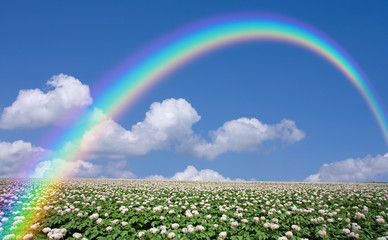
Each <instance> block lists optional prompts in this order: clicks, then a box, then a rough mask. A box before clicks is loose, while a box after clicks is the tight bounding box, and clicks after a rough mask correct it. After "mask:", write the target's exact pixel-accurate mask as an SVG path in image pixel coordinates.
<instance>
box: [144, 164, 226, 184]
mask: <svg viewBox="0 0 388 240" xmlns="http://www.w3.org/2000/svg"><path fill="white" fill-rule="evenodd" d="M146 179H152V180H177V181H231V180H230V178H226V177H224V176H222V175H221V174H219V173H218V172H216V171H214V170H211V169H202V170H197V169H196V168H195V167H194V166H187V168H186V169H185V170H184V171H183V172H177V173H175V174H174V176H172V177H170V178H166V177H164V176H162V175H152V176H149V177H146Z"/></svg>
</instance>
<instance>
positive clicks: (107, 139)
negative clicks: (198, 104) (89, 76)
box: [81, 99, 305, 159]
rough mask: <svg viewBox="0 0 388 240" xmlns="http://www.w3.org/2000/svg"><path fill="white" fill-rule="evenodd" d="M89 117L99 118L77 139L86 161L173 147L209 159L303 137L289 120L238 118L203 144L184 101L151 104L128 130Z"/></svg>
mask: <svg viewBox="0 0 388 240" xmlns="http://www.w3.org/2000/svg"><path fill="white" fill-rule="evenodd" d="M94 114H95V115H96V119H104V120H102V121H101V123H99V124H98V125H97V127H95V128H94V129H92V130H90V131H88V132H86V133H85V135H84V137H83V139H82V141H81V148H82V149H83V152H84V153H86V154H87V155H88V157H89V158H98V157H101V156H104V157H109V158H123V157H126V156H135V155H145V154H147V153H148V152H150V151H152V150H159V149H166V148H169V147H170V146H172V145H173V146H175V145H176V146H178V147H177V151H178V152H181V153H183V154H186V155H189V156H191V157H195V158H208V159H214V158H216V157H217V156H218V155H220V154H222V153H224V152H227V151H253V150H257V149H258V148H259V147H260V146H261V144H262V143H263V142H265V141H269V140H280V141H282V142H285V143H294V142H297V141H299V140H301V139H302V138H304V136H305V133H304V132H303V131H302V130H300V129H298V128H297V127H296V125H295V122H294V121H291V120H282V121H281V122H280V123H278V124H274V125H267V124H263V123H261V122H260V121H259V120H257V119H255V118H251V119H248V118H240V119H237V120H232V121H229V122H226V123H225V124H224V125H223V126H222V127H220V128H219V129H217V130H216V131H211V132H210V133H209V134H210V135H211V142H207V141H206V140H204V139H202V138H201V137H200V136H198V135H196V134H194V132H193V130H192V125H193V124H194V123H196V122H198V121H199V120H200V118H201V117H200V116H199V115H198V113H197V111H196V110H195V109H194V108H193V107H192V106H191V105H190V103H188V102H187V101H186V100H184V99H167V100H164V101H163V102H162V103H159V102H155V103H153V104H152V105H151V107H150V110H149V111H148V112H147V113H146V117H145V119H144V121H142V122H139V123H137V124H135V125H134V126H132V128H131V130H126V129H125V128H123V127H122V126H121V125H119V124H118V123H116V122H115V121H113V120H112V119H110V118H106V116H104V114H103V113H102V112H101V111H99V110H95V111H94Z"/></svg>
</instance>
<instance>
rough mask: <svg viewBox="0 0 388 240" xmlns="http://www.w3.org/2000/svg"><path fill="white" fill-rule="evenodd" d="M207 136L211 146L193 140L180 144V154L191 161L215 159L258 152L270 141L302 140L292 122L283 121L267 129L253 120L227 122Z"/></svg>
mask: <svg viewBox="0 0 388 240" xmlns="http://www.w3.org/2000/svg"><path fill="white" fill-rule="evenodd" d="M209 135H210V136H211V142H207V141H205V140H203V139H201V138H199V137H198V136H192V137H191V138H190V139H189V140H186V141H185V142H183V144H182V145H181V146H180V147H179V150H180V151H181V152H183V153H186V154H188V155H190V156H192V157H196V158H208V159H214V158H216V157H217V156H218V155H220V154H222V153H224V152H227V151H236V152H240V151H254V150H257V149H258V148H259V147H260V146H261V144H262V143H263V142H265V141H269V140H281V141H283V142H286V143H294V142H297V141H300V140H301V139H302V138H304V137H305V133H304V132H303V131H302V130H300V129H298V128H297V127H296V125H295V122H294V121H291V120H282V121H281V122H280V123H278V124H274V125H268V124H264V123H262V122H260V121H259V120H258V119H256V118H251V119H248V118H239V119H237V120H232V121H228V122H226V123H224V125H223V126H222V127H220V128H218V129H217V130H216V131H212V132H210V134H209Z"/></svg>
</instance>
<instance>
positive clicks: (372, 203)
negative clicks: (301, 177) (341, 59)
mask: <svg viewBox="0 0 388 240" xmlns="http://www.w3.org/2000/svg"><path fill="white" fill-rule="evenodd" d="M57 185H58V186H57V187H56V188H55V189H47V193H46V194H45V195H44V196H40V198H38V197H36V196H34V194H33V193H34V189H38V188H40V187H43V186H40V185H39V184H38V183H37V182H33V181H22V180H2V181H0V186H1V188H0V189H1V190H0V191H1V192H0V220H1V221H0V235H1V232H3V231H4V229H3V227H5V226H6V225H7V226H12V228H13V229H18V228H20V227H21V226H22V225H26V224H28V227H27V228H26V229H25V230H23V231H22V233H20V234H19V235H15V234H14V235H12V233H7V234H8V235H4V234H3V235H2V237H1V239H83V240H86V239H101V240H102V239H225V240H226V239H275V240H277V239H310V240H311V239H353V238H359V239H380V240H383V239H388V233H387V232H388V224H387V212H388V184H383V183H381V184H378V183H358V184H355V183H349V184H341V183H328V184H312V183H263V182H179V181H151V180H150V181H148V180H106V179H105V180H102V179H68V180H61V181H60V182H58V183H57ZM10 188H17V189H29V190H30V191H28V193H27V191H26V194H25V195H23V194H19V195H18V196H17V197H16V196H15V195H12V194H9V192H10ZM31 190H32V191H31ZM14 192H15V191H14ZM20 192H23V191H22V190H20V191H19V193H20ZM18 199H23V201H22V204H23V208H21V209H19V210H18V211H15V212H12V213H11V214H6V213H7V212H10V206H12V203H13V202H16V201H18ZM29 200H30V201H38V202H41V203H43V205H42V204H41V205H42V207H39V208H37V209H35V210H36V211H37V216H39V217H37V218H36V219H35V220H34V219H33V221H32V222H31V221H30V222H28V223H27V222H25V221H26V220H25V218H24V216H25V211H28V210H29V208H30V207H29V206H30V205H31V202H30V201H29ZM19 203H21V201H20V202H19ZM15 233H16V232H15Z"/></svg>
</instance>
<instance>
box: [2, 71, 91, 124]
mask: <svg viewBox="0 0 388 240" xmlns="http://www.w3.org/2000/svg"><path fill="white" fill-rule="evenodd" d="M47 86H49V87H53V88H54V89H53V90H50V91H48V92H46V93H45V92H42V91H41V90H40V89H28V90H20V91H19V95H18V97H17V99H16V100H15V101H14V102H13V103H12V105H11V106H9V107H6V108H4V109H3V112H2V114H1V118H0V128H4V129H13V128H34V127H42V126H47V125H50V124H55V123H57V122H58V121H64V118H66V117H67V116H69V112H68V111H69V110H74V109H77V108H82V107H85V106H87V105H90V104H91V103H92V98H91V96H90V91H89V87H88V86H87V85H84V84H82V83H81V82H80V81H79V80H78V79H75V78H74V77H71V76H67V75H64V74H59V75H56V76H53V77H52V78H51V79H50V80H49V81H47Z"/></svg>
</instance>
